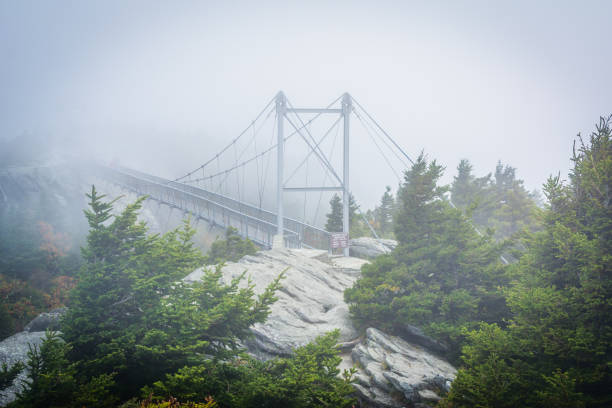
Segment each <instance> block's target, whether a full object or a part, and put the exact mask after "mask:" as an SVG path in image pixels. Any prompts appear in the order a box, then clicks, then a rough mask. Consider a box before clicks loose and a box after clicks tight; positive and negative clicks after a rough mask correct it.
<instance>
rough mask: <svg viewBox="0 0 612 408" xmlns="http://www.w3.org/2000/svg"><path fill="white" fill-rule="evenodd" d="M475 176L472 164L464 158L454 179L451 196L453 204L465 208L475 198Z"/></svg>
mask: <svg viewBox="0 0 612 408" xmlns="http://www.w3.org/2000/svg"><path fill="white" fill-rule="evenodd" d="M474 182H475V178H474V176H473V175H472V165H471V164H470V162H469V161H468V160H466V159H462V160H461V161H460V162H459V165H458V166H457V175H456V176H455V178H454V179H453V184H452V187H451V197H452V201H453V204H455V205H456V206H457V207H459V208H461V209H462V210H465V209H466V208H467V207H468V206H469V205H470V204H471V203H472V202H473V200H474V193H475V192H476V191H475V190H476V189H475V185H474V184H475V183H474Z"/></svg>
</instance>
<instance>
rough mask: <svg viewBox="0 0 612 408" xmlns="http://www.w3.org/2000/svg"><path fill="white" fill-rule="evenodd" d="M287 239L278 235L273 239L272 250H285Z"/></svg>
mask: <svg viewBox="0 0 612 408" xmlns="http://www.w3.org/2000/svg"><path fill="white" fill-rule="evenodd" d="M284 248H285V238H284V237H283V236H282V235H281V234H276V235H274V237H273V238H272V249H284Z"/></svg>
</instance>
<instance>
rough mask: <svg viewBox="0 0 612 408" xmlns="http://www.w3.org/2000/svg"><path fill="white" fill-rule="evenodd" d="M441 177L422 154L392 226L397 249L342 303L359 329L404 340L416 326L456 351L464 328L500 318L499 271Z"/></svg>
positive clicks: (493, 251)
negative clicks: (401, 336)
mask: <svg viewBox="0 0 612 408" xmlns="http://www.w3.org/2000/svg"><path fill="white" fill-rule="evenodd" d="M442 170H443V168H442V166H440V165H438V164H437V163H436V162H435V161H432V162H431V163H427V161H426V159H425V157H424V156H423V155H421V156H420V157H419V159H418V160H417V161H416V162H415V163H414V165H413V166H412V168H411V169H410V170H408V171H406V174H405V183H404V185H403V186H402V188H401V191H400V193H399V201H400V203H399V205H400V210H399V214H398V216H397V219H396V221H395V236H396V237H397V239H398V241H399V245H398V247H397V248H396V249H395V250H394V251H393V253H391V254H390V255H386V256H379V257H377V258H376V260H375V261H374V262H373V263H371V264H369V265H364V267H363V268H362V277H361V278H360V279H359V280H358V281H357V282H356V283H355V285H354V286H353V287H352V288H349V289H347V290H346V291H345V300H346V301H347V303H349V308H350V311H351V315H352V316H353V317H354V319H355V320H356V322H357V323H358V324H359V325H360V326H362V327H364V326H365V327H367V326H368V325H374V326H377V327H380V328H383V329H389V330H392V331H394V332H397V333H399V334H401V333H402V331H403V330H404V328H405V326H406V325H408V324H411V325H417V326H420V327H422V328H423V329H424V330H425V331H426V332H427V333H429V334H430V335H433V336H435V337H436V338H438V339H439V340H442V341H444V342H446V343H447V344H449V345H451V346H455V350H457V348H456V347H457V345H458V344H459V342H460V341H461V330H462V329H464V328H466V327H474V326H475V325H476V324H477V322H478V321H479V320H481V319H482V320H485V321H490V322H498V321H501V320H502V319H503V317H504V311H505V307H504V304H503V298H502V297H501V294H499V293H497V289H496V287H497V285H499V284H501V283H502V282H503V280H504V279H503V272H504V269H503V267H502V265H501V263H500V261H499V253H500V250H501V248H500V247H498V246H497V245H495V244H494V243H493V242H492V240H491V238H490V237H489V236H484V237H480V236H478V234H477V233H476V232H475V230H474V228H473V227H472V226H471V224H470V223H469V222H468V221H467V220H466V219H465V217H464V216H463V214H462V213H461V211H460V210H458V209H454V208H452V207H451V206H450V205H449V203H448V202H447V201H446V200H445V199H444V193H445V192H446V191H447V187H440V186H438V184H437V182H438V180H439V178H440V177H441V175H442ZM451 357H452V356H451Z"/></svg>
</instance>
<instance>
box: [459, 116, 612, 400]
mask: <svg viewBox="0 0 612 408" xmlns="http://www.w3.org/2000/svg"><path fill="white" fill-rule="evenodd" d="M611 120H612V117H610V118H608V119H607V120H604V119H602V120H601V122H600V124H599V126H597V129H596V131H595V132H594V133H593V134H592V135H591V137H590V140H589V143H588V144H585V143H583V141H582V138H580V139H579V141H580V145H579V147H578V149H577V150H576V151H575V153H574V157H573V162H574V168H573V170H572V172H571V174H570V185H566V184H564V183H563V182H561V180H560V177H559V176H557V177H551V178H549V180H548V181H547V183H546V184H545V186H544V193H545V195H546V198H547V200H548V205H547V208H546V209H545V213H544V227H543V228H544V229H543V231H539V232H536V233H534V234H531V235H527V236H526V237H525V239H524V240H523V244H524V246H525V248H526V250H525V253H524V255H523V256H522V257H521V258H520V260H519V262H518V263H517V264H516V265H514V266H513V267H512V271H513V275H514V277H515V278H514V279H515V282H514V283H513V285H512V287H511V288H510V289H509V290H508V291H507V304H508V306H509V308H510V310H511V319H510V320H509V325H508V327H507V328H506V329H503V328H500V327H497V326H495V325H492V326H483V327H481V328H480V329H479V330H475V331H471V332H468V333H467V336H468V339H469V342H468V345H467V346H466V347H465V348H464V353H463V361H464V368H463V369H461V370H460V371H459V373H458V375H457V378H456V380H455V381H454V382H453V385H452V389H451V393H450V395H449V397H448V403H450V404H452V406H453V407H472V406H475V405H476V403H477V404H478V405H477V406H482V407H511V406H517V405H519V404H520V406H524V407H582V406H588V407H609V406H611V405H612V392H611V391H610V390H612V372H611V368H610V361H612V303H611V302H610V299H612V279H611V278H612V264H611V261H610V259H611V258H610V253H611V250H612V248H611V245H612V244H611V239H610V238H612V237H611V236H610V235H611V234H612V233H611V230H612V225H611V223H612V221H611V220H612V208H611V207H612V206H611V204H612V202H611V199H610V193H609V192H610V187H611V184H612V140H611V133H612V132H611V128H610V124H611ZM517 396H519V397H517Z"/></svg>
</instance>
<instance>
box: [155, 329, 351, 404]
mask: <svg viewBox="0 0 612 408" xmlns="http://www.w3.org/2000/svg"><path fill="white" fill-rule="evenodd" d="M338 336H339V331H338V330H336V331H334V332H331V333H328V334H327V335H325V336H321V337H318V338H317V339H316V340H315V341H314V342H312V343H309V344H307V345H306V346H303V347H300V348H298V349H296V350H295V355H294V356H292V357H288V358H278V359H274V360H269V361H266V362H259V361H257V360H254V359H252V358H250V357H248V356H242V357H241V358H237V359H233V360H229V361H225V362H223V363H221V364H216V363H214V362H212V361H207V362H204V363H203V364H201V365H199V366H193V367H185V368H183V369H181V370H179V371H178V372H177V373H176V374H173V375H168V376H167V377H166V380H165V381H163V382H157V383H155V384H154V387H153V389H152V390H150V389H145V392H151V391H152V392H154V393H155V394H156V395H160V396H162V397H166V396H169V395H174V396H176V397H178V398H180V399H183V400H192V401H203V400H204V398H205V397H206V396H208V395H214V396H215V400H216V401H217V402H218V404H219V406H220V407H241V408H248V407H270V408H272V407H279V408H280V407H283V408H284V407H290V408H293V407H295V408H298V407H314V406H326V407H339V408H340V407H347V408H348V407H351V406H353V404H354V402H355V401H354V400H353V399H352V398H350V394H351V393H352V392H353V389H352V387H351V385H350V383H351V381H352V375H353V374H354V370H351V371H345V372H344V373H343V378H342V379H341V378H339V377H338V375H339V374H340V371H339V369H338V368H337V367H338V364H340V361H341V358H340V357H339V356H338V350H337V348H336V343H337V341H338Z"/></svg>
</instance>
